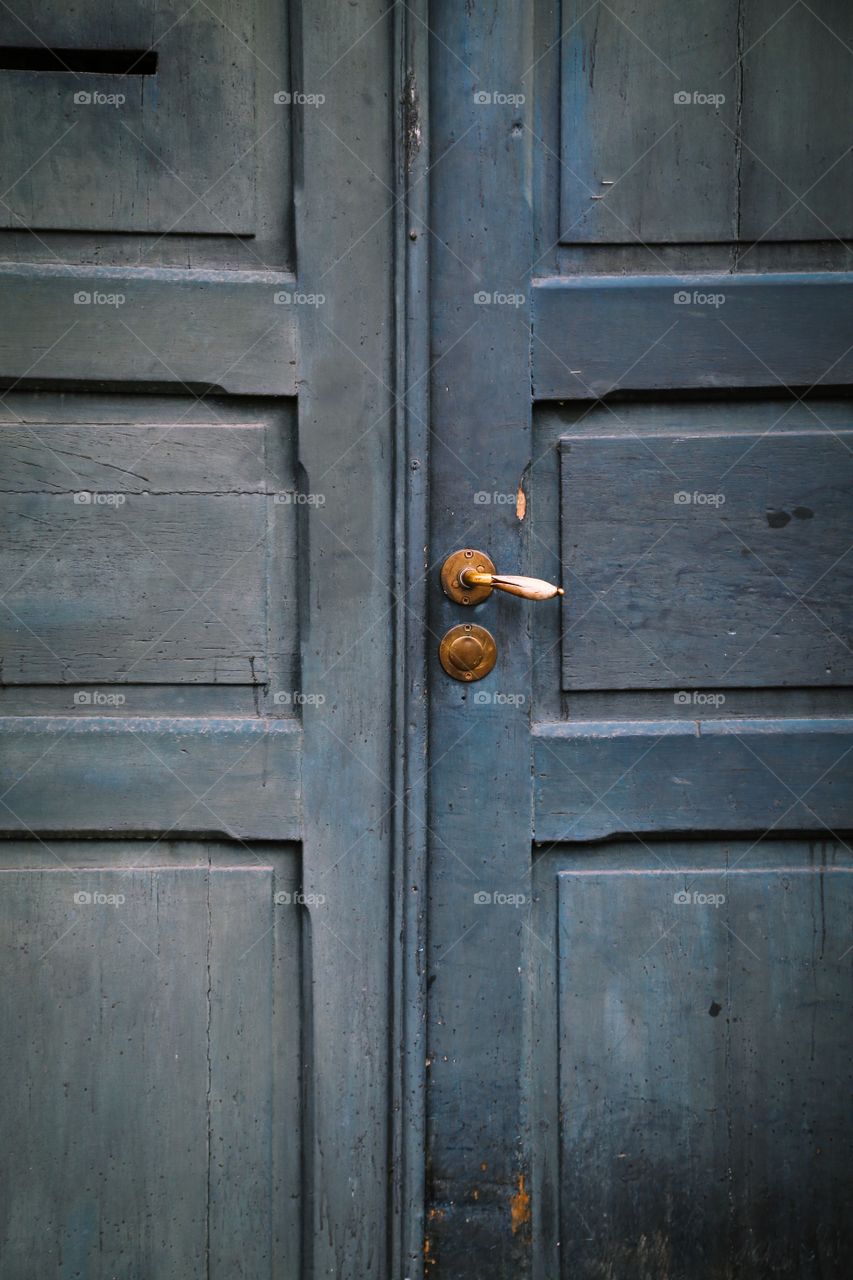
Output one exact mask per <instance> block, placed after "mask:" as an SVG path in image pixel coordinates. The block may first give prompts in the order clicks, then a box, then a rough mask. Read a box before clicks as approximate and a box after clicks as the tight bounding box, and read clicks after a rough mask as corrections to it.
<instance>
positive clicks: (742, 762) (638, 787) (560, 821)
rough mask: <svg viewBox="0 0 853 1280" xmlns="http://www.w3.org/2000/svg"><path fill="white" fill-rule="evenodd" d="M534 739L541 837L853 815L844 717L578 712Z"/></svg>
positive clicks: (819, 828) (837, 822)
mask: <svg viewBox="0 0 853 1280" xmlns="http://www.w3.org/2000/svg"><path fill="white" fill-rule="evenodd" d="M534 742H535V763H534V774H535V798H534V805H535V815H534V822H533V826H534V833H535V837H536V840H537V841H538V842H550V841H560V840H567V841H577V840H599V839H602V838H603V837H605V836H611V835H619V834H622V833H624V832H626V831H628V832H638V833H651V832H655V831H660V832H664V831H669V832H674V833H676V832H690V831H696V832H701V831H755V832H757V833H764V832H768V831H771V830H777V831H778V832H785V831H816V832H818V833H827V832H830V831H838V830H842V831H843V830H844V829H846V828H847V827H848V826H849V825H850V816H851V810H853V789H852V788H851V783H850V777H851V774H850V758H851V754H850V753H851V751H853V746H852V745H851V722H850V720H848V719H844V718H839V719H836V720H819V719H805V720H788V719H785V718H782V717H781V716H780V717H779V718H778V719H772V720H770V719H768V720H746V719H744V720H718V719H714V720H711V719H700V718H699V713H698V712H697V719H696V720H695V721H679V720H660V721H643V720H630V721H623V722H620V721H616V720H602V721H582V720H581V721H572V722H566V723H564V724H541V725H539V726H537V728H536V732H535V736H534Z"/></svg>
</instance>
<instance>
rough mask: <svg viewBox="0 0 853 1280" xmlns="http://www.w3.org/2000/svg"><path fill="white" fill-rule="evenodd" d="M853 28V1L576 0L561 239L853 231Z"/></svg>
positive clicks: (567, 11)
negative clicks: (655, 0) (852, 145)
mask: <svg viewBox="0 0 853 1280" xmlns="http://www.w3.org/2000/svg"><path fill="white" fill-rule="evenodd" d="M851 36H853V29H852V28H851V20H850V10H849V6H848V5H847V4H845V0H825V2H824V3H822V4H820V5H819V6H817V7H816V8H809V7H808V6H806V5H796V4H795V5H792V6H789V7H787V8H786V7H784V6H783V7H780V6H779V5H778V4H777V3H775V0H760V2H759V3H757V4H751V5H749V6H747V7H744V6H741V5H739V4H738V3H737V0H711V2H710V3H706V4H704V5H702V6H701V13H700V11H699V10H698V9H696V8H695V7H693V6H690V5H679V4H668V5H657V6H647V7H645V8H639V7H638V6H637V5H635V4H632V3H629V2H628V0H618V2H617V0H614V3H613V4H612V5H611V4H607V5H604V4H593V5H587V4H585V3H584V2H583V0H571V3H568V4H566V5H564V6H563V38H562V41H561V43H560V64H561V85H560V88H561V93H560V100H561V108H560V112H561V119H560V128H561V138H560V159H561V162H562V163H561V180H560V188H561V190H560V204H561V209H560V239H561V240H562V241H563V243H565V244H608V245H631V244H634V245H637V246H639V245H660V246H669V245H673V244H679V243H682V244H690V245H708V244H713V243H714V242H737V241H743V242H752V241H756V240H763V241H768V242H773V241H799V242H802V241H808V240H812V241H833V240H836V241H841V240H843V238H844V237H845V236H849V235H850V233H851V222H850V215H849V209H850V207H851V195H853V186H851V182H853V157H851V155H850V154H849V137H848V135H847V130H846V124H845V121H846V120H847V119H848V118H849V115H850V109H851V105H853V98H851V86H850V77H849V74H848V71H849V66H848V63H847V58H848V57H849V49H850V41H851ZM804 51H807V53H808V56H807V57H804V56H803V52H804ZM545 109H546V110H551V111H553V110H554V106H553V104H552V103H551V102H549V104H548V106H547V107H546V108H545ZM546 145H547V144H546ZM750 269H751V270H754V269H756V268H755V267H754V266H753V267H750Z"/></svg>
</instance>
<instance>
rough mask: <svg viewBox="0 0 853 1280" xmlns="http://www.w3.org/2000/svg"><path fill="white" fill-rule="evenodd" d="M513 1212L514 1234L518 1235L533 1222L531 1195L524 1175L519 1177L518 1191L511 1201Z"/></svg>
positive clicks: (521, 1174)
mask: <svg viewBox="0 0 853 1280" xmlns="http://www.w3.org/2000/svg"><path fill="white" fill-rule="evenodd" d="M510 1209H511V1212H512V1234H513V1235H516V1234H517V1232H519V1231H520V1230H521V1228H522V1227H526V1226H529V1224H530V1220H531V1212H530V1193H529V1192H528V1191H527V1190H526V1188H525V1186H524V1174H523V1173H520V1174H519V1175H518V1190H517V1191H516V1193H515V1195H514V1196H512V1197H511V1199H510Z"/></svg>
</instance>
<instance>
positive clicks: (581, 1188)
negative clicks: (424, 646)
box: [426, 0, 853, 1280]
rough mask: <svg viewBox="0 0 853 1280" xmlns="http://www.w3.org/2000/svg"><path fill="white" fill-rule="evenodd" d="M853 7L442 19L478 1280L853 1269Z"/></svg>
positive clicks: (434, 1072)
mask: <svg viewBox="0 0 853 1280" xmlns="http://www.w3.org/2000/svg"><path fill="white" fill-rule="evenodd" d="M850 17H851V14H850V10H849V6H847V5H845V4H843V3H841V0H837V2H836V0H826V2H825V3H817V4H814V5H805V4H795V5H793V6H790V7H787V6H786V5H783V4H778V5H776V4H764V3H761V4H751V5H747V6H739V5H738V4H737V3H736V0H713V2H712V3H705V4H701V5H700V4H698V3H697V4H684V3H680V2H679V3H675V2H673V3H667V4H660V3H658V4H651V3H649V4H640V5H637V4H628V3H622V2H621V0H619V2H618V3H617V2H616V0H614V2H613V3H608V4H605V3H603V0H602V2H601V3H595V2H594V3H592V4H587V3H586V0H578V2H577V3H575V2H574V0H564V3H563V4H562V5H551V4H546V3H542V4H539V3H537V4H535V5H530V4H526V3H521V2H519V3H513V2H512V0H510V2H508V3H507V2H502V3H501V4H499V5H498V4H493V5H485V6H483V5H467V6H461V5H458V4H453V3H437V4H435V5H433V6H431V16H430V25H431V28H432V30H433V32H434V39H433V42H432V44H431V47H430V56H431V81H432V95H431V100H430V102H431V121H430V128H431V148H432V149H431V159H432V163H433V173H432V201H431V226H432V228H433V231H434V233H435V240H434V242H433V244H432V247H431V253H432V269H431V298H432V317H433V330H432V357H433V359H434V360H435V367H434V373H433V379H432V417H431V425H432V428H433V431H434V433H435V439H434V440H433V443H432V468H431V471H432V504H431V539H430V555H429V559H430V562H433V563H435V564H436V565H438V566H440V564H441V562H442V560H443V558H444V556H445V555H446V554H448V553H449V552H451V551H453V550H456V549H457V548H463V547H468V548H475V549H478V550H481V551H483V552H485V553H486V554H488V555H489V556H490V557H491V558H492V559H493V560H494V562H495V563H496V564H497V567H498V569H499V570H503V571H505V572H511V573H527V574H534V575H537V576H539V577H542V578H546V579H551V580H553V581H555V582H562V585H563V586H564V588H565V590H566V595H565V597H564V599H563V600H562V601H559V600H551V601H547V602H543V603H537V604H528V603H526V602H525V601H523V600H519V599H516V598H514V597H512V596H507V595H501V594H500V593H498V592H494V593H493V594H492V596H491V597H490V598H489V599H488V600H486V601H485V602H483V603H481V604H478V605H476V607H470V606H469V607H468V608H466V607H464V606H463V605H458V604H453V603H451V601H450V600H448V599H446V598H445V597H444V596H443V595H442V593H441V588H440V585H439V582H438V570H437V569H435V570H434V571H433V581H432V587H431V592H432V594H431V600H432V608H431V621H430V627H431V632H432V639H431V643H433V644H434V643H435V641H436V639H437V638H438V637H440V636H441V635H442V634H443V633H444V632H445V631H446V630H447V629H448V628H449V627H451V626H454V625H457V624H459V623H469V624H474V623H476V624H479V625H482V626H485V627H487V628H488V629H489V630H490V631H491V632H492V634H493V635H494V637H495V640H496V643H497V650H498V658H497V664H496V666H495V668H494V670H493V671H492V673H491V674H490V675H488V676H487V677H486V678H485V679H483V680H482V681H481V682H478V683H468V684H466V683H462V682H458V681H456V680H453V679H451V678H449V677H448V676H447V675H446V674H445V673H444V671H443V670H442V668H441V666H440V665H439V662H438V657H437V654H436V656H435V659H434V662H433V668H432V691H433V692H432V712H431V721H430V733H431V761H432V771H431V774H430V787H431V802H430V811H429V826H430V832H431V838H430V924H429V971H428V982H429V1021H428V1033H427V1034H428V1056H427V1061H428V1081H429V1084H428V1111H427V1126H428V1127H427V1133H428V1147H429V1163H428V1179H429V1182H428V1221H427V1226H426V1250H427V1258H428V1260H429V1262H430V1264H431V1268H430V1267H427V1272H428V1274H430V1275H434V1276H440V1277H442V1280H448V1278H450V1277H454V1278H458V1280H462V1278H463V1277H466V1278H467V1277H473V1276H480V1275H485V1274H489V1275H490V1276H493V1277H496V1276H505V1277H507V1278H509V1277H512V1280H519V1277H521V1276H526V1275H534V1276H536V1277H540V1278H541V1280H553V1278H554V1277H556V1276H558V1275H559V1276H564V1277H567V1278H568V1277H571V1278H572V1280H581V1278H589V1280H592V1278H593V1277H596V1278H598V1277H604V1276H608V1277H614V1280H661V1277H664V1276H666V1277H672V1278H673V1280H675V1278H676V1277H678V1278H679V1280H680V1278H682V1277H684V1278H685V1280H686V1278H687V1277H689V1278H690V1280H711V1277H721V1276H727V1277H735V1276H738V1277H743V1278H744V1280H747V1278H753V1277H755V1278H757V1277H761V1276H766V1275H770V1274H773V1275H780V1276H789V1277H791V1278H792V1280H793V1278H794V1277H797V1278H802V1277H818V1276H820V1277H824V1278H825V1277H828V1276H834V1277H839V1276H841V1275H843V1274H845V1273H846V1270H847V1268H848V1265H849V1264H848V1261H847V1259H848V1257H849V1251H850V1241H849V1213H848V1212H847V1211H846V1209H845V1201H846V1194H847V1192H848V1191H849V1183H848V1182H847V1179H848V1177H849V1168H850V1112H849V1071H850V1038H851V1030H850V1003H849V1001H850V987H849V966H850V961H851V956H853V951H851V935H850V914H851V892H850V847H849V844H848V843H847V841H846V839H845V832H847V831H849V829H850V826H851V820H853V795H851V785H850V770H851V761H853V754H851V752H853V737H851V725H853V721H851V718H850V717H851V688H850V687H851V677H853V666H851V647H850V602H851V580H850V572H851V555H853V550H851V547H853V536H851V509H853V508H851V480H853V414H851V402H850V383H851V377H852V376H853V356H851V352H853V347H851V343H852V342H853V335H851V315H852V314H853V308H851V299H853V290H852V289H851V283H853V282H852V281H851V277H850V275H849V274H847V272H848V270H849V243H848V242H849V239H850V237H851V236H853V226H851V207H853V206H851V200H850V195H851V174H852V173H853V167H851V154H850V137H849V130H848V120H849V113H850V100H849V95H850V85H851V78H850V66H851V64H850V57H851V36H853V31H851V25H850Z"/></svg>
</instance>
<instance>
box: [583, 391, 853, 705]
mask: <svg viewBox="0 0 853 1280" xmlns="http://www.w3.org/2000/svg"><path fill="white" fill-rule="evenodd" d="M735 416H736V411H731V413H730V417H731V418H733V419H734V418H735ZM611 421H612V420H611ZM586 425H587V426H588V424H586ZM615 425H616V426H618V425H619V424H618V422H617V423H616V424H615ZM733 426H734V427H736V428H737V429H734V430H732V432H731V434H729V435H724V434H716V435H713V436H704V437H702V436H696V435H692V434H687V433H684V434H679V435H677V436H676V435H670V434H668V433H665V432H663V431H658V432H656V433H655V434H652V435H647V436H642V435H638V434H636V432H633V433H631V434H628V433H627V432H624V433H622V434H619V435H616V434H609V433H608V435H606V436H592V435H590V434H587V433H585V432H584V428H583V427H582V429H581V432H579V433H577V434H575V435H572V436H564V437H563V439H562V440H561V443H560V462H561V514H562V529H563V545H562V560H563V573H564V574H565V575H566V586H567V588H568V595H567V597H566V598H565V600H564V602H563V614H564V622H563V681H562V683H563V688H565V689H567V690H581V689H613V690H616V689H651V688H662V689H673V690H675V691H680V690H684V689H691V690H697V691H698V693H697V698H698V701H697V700H696V699H694V705H696V706H698V707H700V708H701V706H702V703H703V701H704V702H705V703H707V701H708V699H707V697H703V694H702V692H701V691H703V690H705V691H707V690H709V689H718V688H724V687H726V688H736V687H743V688H749V689H761V688H768V689H781V688H785V687H798V688H806V687H812V686H816V685H825V686H830V687H833V688H842V687H845V686H849V685H850V684H851V682H853V661H851V659H853V652H851V650H850V648H849V646H848V644H847V642H846V640H845V639H844V636H845V635H847V634H848V633H849V631H850V628H851V623H853V613H851V610H853V604H851V602H852V601H853V560H851V558H850V557H849V556H848V555H847V552H848V549H849V547H850V511H851V508H853V449H851V444H853V433H851V432H849V431H842V432H837V431H834V430H833V429H832V428H831V427H829V426H828V425H825V424H824V421H823V420H822V419H821V418H820V416H815V417H814V418H813V429H811V430H808V431H792V430H790V429H789V428H788V425H787V423H786V422H785V421H784V420H783V422H782V423H781V424H780V425H779V426H778V427H777V429H776V430H774V431H772V432H766V431H765V432H749V431H746V430H744V429H743V426H742V425H741V423H740V422H737V423H733ZM608 432H609V428H608ZM579 530H582V531H583V533H582V535H580V534H579ZM638 530H641V531H642V532H641V533H640V534H639V535H638ZM638 536H639V537H641V538H642V539H643V546H642V547H639V548H638V545H637V543H638ZM646 548H647V549H646ZM638 551H644V554H642V555H640V556H639V558H638ZM848 565H849V566H851V567H850V568H848ZM724 702H725V695H723V700H722V701H721V702H720V703H719V705H720V706H722V705H724Z"/></svg>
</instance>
